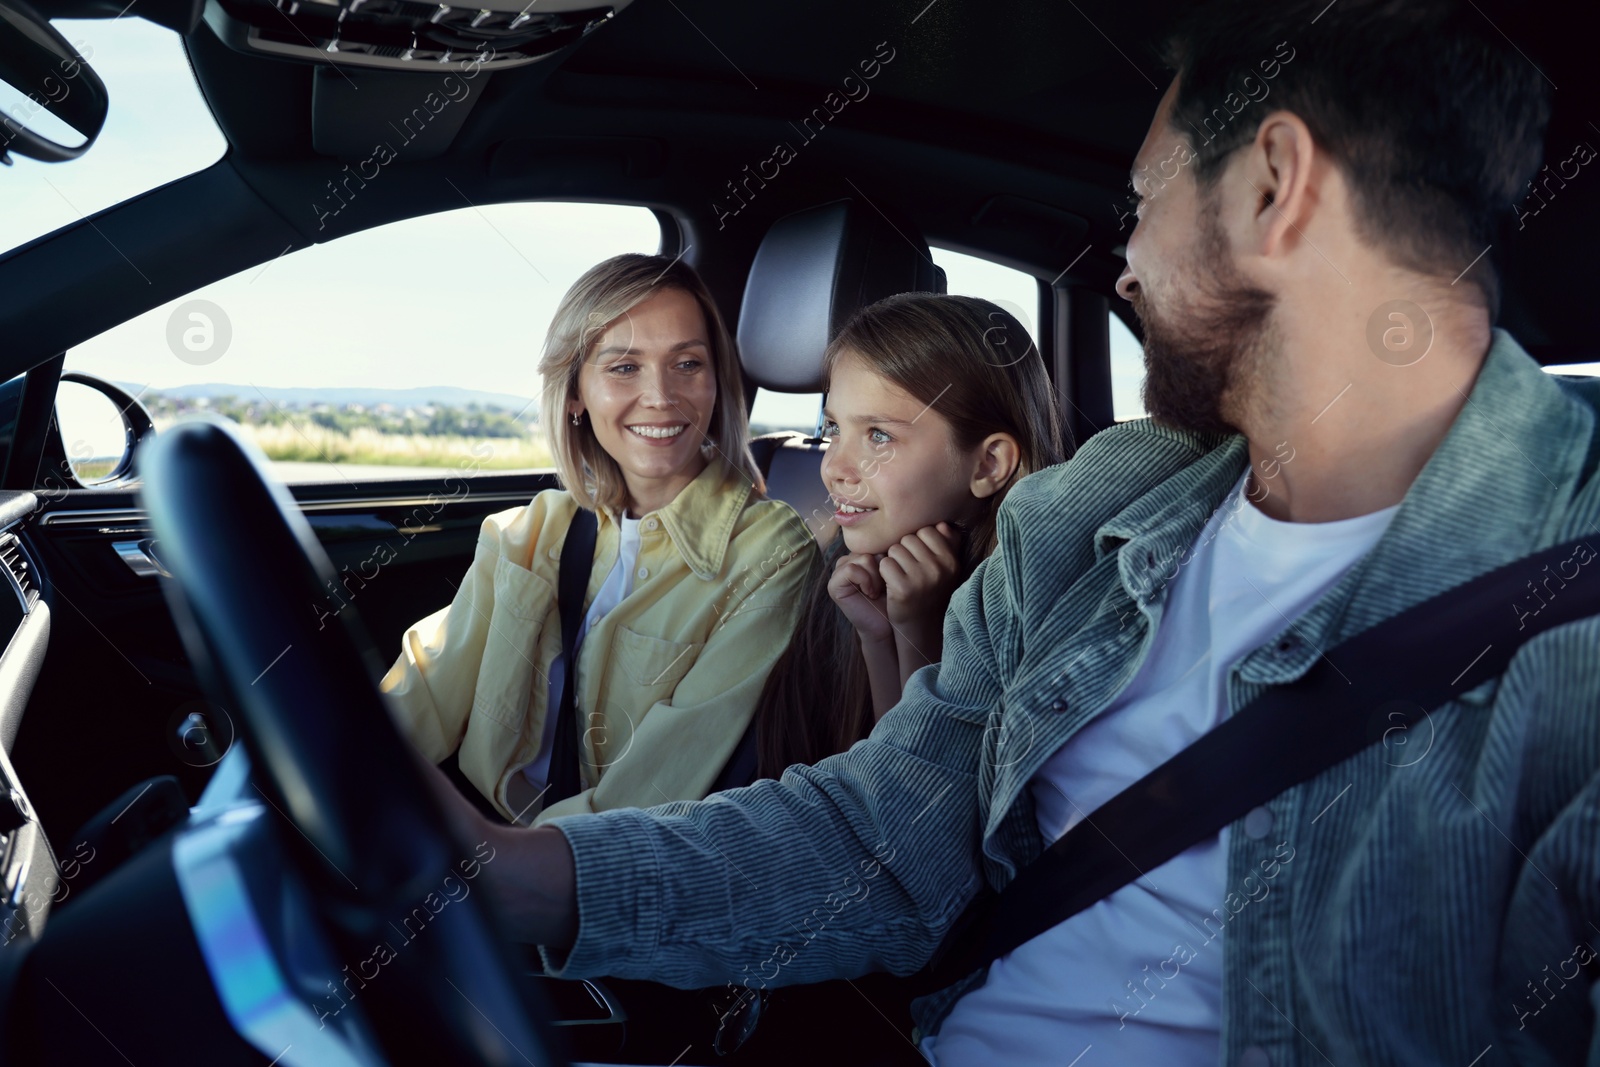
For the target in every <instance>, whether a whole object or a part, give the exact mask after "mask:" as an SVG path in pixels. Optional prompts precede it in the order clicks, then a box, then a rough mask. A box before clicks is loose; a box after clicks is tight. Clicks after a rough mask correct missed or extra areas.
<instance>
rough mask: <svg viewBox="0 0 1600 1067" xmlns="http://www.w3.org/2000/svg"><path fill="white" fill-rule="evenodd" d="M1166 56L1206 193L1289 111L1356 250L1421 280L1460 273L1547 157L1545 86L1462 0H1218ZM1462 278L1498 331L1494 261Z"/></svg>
mask: <svg viewBox="0 0 1600 1067" xmlns="http://www.w3.org/2000/svg"><path fill="white" fill-rule="evenodd" d="M1313 20H1315V21H1313ZM1285 56H1288V57H1289V58H1288V60H1287V61H1285V58H1284V57H1285ZM1164 58H1165V59H1166V61H1167V63H1168V65H1169V66H1170V67H1171V68H1172V69H1173V70H1175V71H1177V73H1178V93H1177V98H1176V99H1175V101H1174V108H1173V113H1172V125H1173V126H1174V128H1175V129H1177V130H1178V131H1180V132H1182V133H1184V134H1187V135H1188V136H1189V137H1190V138H1191V140H1192V141H1193V146H1194V149H1195V153H1196V156H1197V158H1196V162H1195V168H1196V169H1195V174H1196V177H1197V179H1198V180H1199V182H1200V184H1201V186H1202V187H1203V188H1204V187H1205V186H1207V185H1210V184H1211V183H1214V182H1215V181H1216V178H1217V176H1218V175H1219V174H1220V173H1221V172H1222V164H1223V162H1224V160H1226V158H1227V157H1228V156H1229V155H1230V154H1231V153H1232V152H1233V151H1234V150H1235V149H1237V148H1240V147H1243V146H1244V145H1247V144H1249V143H1251V142H1252V141H1253V140H1254V139H1255V134H1256V130H1257V129H1258V128H1259V126H1260V122H1261V119H1262V118H1264V117H1265V116H1266V115H1267V114H1268V113H1269V112H1270V111H1273V110H1277V109H1284V110H1288V111H1292V112H1294V113H1295V114H1296V115H1298V116H1300V118H1301V119H1302V120H1304V121H1305V124H1306V125H1307V126H1308V127H1309V128H1310V130H1311V135H1312V137H1314V138H1315V139H1316V141H1317V144H1318V145H1319V146H1321V147H1322V148H1323V149H1325V150H1326V151H1327V152H1328V154H1329V155H1330V156H1331V157H1332V158H1333V160H1334V161H1335V163H1337V164H1338V165H1339V167H1340V169H1341V170H1342V171H1343V172H1344V174H1345V176H1346V178H1347V180H1348V181H1349V183H1350V185H1351V189H1352V192H1353V195H1354V197H1355V202H1356V203H1355V207H1356V225H1357V227H1358V232H1359V233H1360V234H1361V236H1362V237H1363V238H1364V239H1366V240H1367V241H1369V242H1371V243H1372V244H1373V245H1375V246H1378V247H1381V248H1383V249H1384V250H1385V251H1387V252H1388V253H1389V255H1390V256H1391V257H1392V258H1393V259H1394V260H1395V262H1396V263H1398V264H1399V265H1401V266H1403V267H1406V268H1408V269H1412V270H1417V271H1420V272H1423V273H1427V274H1434V275H1440V276H1443V277H1454V276H1455V275H1457V274H1458V273H1460V272H1461V271H1462V270H1465V269H1466V267H1467V265H1468V264H1469V263H1472V262H1473V260H1474V258H1475V257H1477V256H1478V255H1479V254H1480V253H1482V252H1483V251H1484V249H1485V248H1486V247H1487V246H1488V245H1490V244H1491V243H1492V242H1493V241H1494V239H1495V234H1496V232H1497V230H1498V228H1499V227H1500V226H1501V225H1502V223H1503V221H1504V219H1505V218H1507V217H1509V215H1510V213H1511V211H1512V209H1513V206H1514V204H1515V203H1516V201H1517V200H1519V199H1520V198H1521V196H1522V195H1523V193H1524V191H1525V190H1524V185H1525V183H1526V182H1527V181H1528V180H1529V179H1530V178H1531V177H1532V175H1533V173H1534V171H1535V170H1537V169H1538V166H1539V162H1540V160H1541V159H1542V158H1543V155H1544V150H1543V145H1544V131H1545V126H1546V124H1547V123H1548V121H1549V117H1550V104H1549V98H1548V95H1547V92H1546V82H1545V79H1544V75H1543V74H1541V73H1540V71H1539V70H1538V69H1537V68H1536V67H1535V66H1534V65H1533V63H1532V62H1531V61H1530V60H1529V59H1527V58H1526V57H1525V56H1524V55H1522V54H1521V53H1520V52H1519V51H1518V50H1517V48H1516V47H1515V46H1514V45H1513V44H1512V43H1511V42H1510V41H1508V40H1507V39H1506V38H1505V36H1504V35H1503V34H1501V33H1500V31H1499V30H1497V29H1496V28H1495V27H1494V25H1493V24H1492V23H1490V21H1489V20H1488V18H1487V17H1486V16H1485V15H1484V14H1482V13H1481V12H1480V11H1478V10H1476V9H1475V8H1474V6H1473V5H1472V4H1471V3H1468V2H1466V0H1337V2H1336V3H1333V4H1329V3H1328V0H1309V2H1302V0H1287V2H1282V3H1262V2H1259V0H1257V2H1253V3H1252V2H1241V0H1220V2H1213V3H1207V4H1203V5H1200V6H1198V7H1195V8H1192V9H1190V11H1188V12H1187V13H1186V14H1185V16H1184V18H1183V21H1182V24H1181V25H1180V26H1179V27H1178V29H1177V30H1176V31H1175V32H1174V33H1173V34H1172V36H1171V37H1170V38H1169V39H1168V41H1167V44H1166V49H1165V57H1164ZM1269 72H1275V74H1269ZM1246 79H1249V84H1246ZM1230 94H1231V95H1232V99H1231V101H1230V99H1229V97H1230ZM1241 101H1243V102H1244V104H1243V106H1242V107H1241V106H1239V105H1240V102H1241ZM1241 111H1242V112H1243V113H1242V114H1239V112H1241ZM1235 115H1237V118H1234V116H1235ZM1230 120H1231V121H1230ZM1464 280H1470V281H1472V282H1474V283H1476V284H1477V286H1478V287H1479V289H1480V290H1481V291H1482V293H1483V295H1484V298H1485V301H1486V303H1487V306H1488V310H1489V316H1490V320H1491V321H1493V320H1494V319H1495V318H1496V317H1497V316H1498V314H1499V308H1500V283H1499V277H1498V275H1497V273H1496V271H1495V269H1494V267H1493V265H1492V261H1491V257H1488V256H1485V257H1484V258H1483V259H1481V260H1479V261H1478V262H1477V263H1476V264H1475V265H1474V267H1473V269H1472V271H1471V273H1470V276H1469V278H1468V279H1464Z"/></svg>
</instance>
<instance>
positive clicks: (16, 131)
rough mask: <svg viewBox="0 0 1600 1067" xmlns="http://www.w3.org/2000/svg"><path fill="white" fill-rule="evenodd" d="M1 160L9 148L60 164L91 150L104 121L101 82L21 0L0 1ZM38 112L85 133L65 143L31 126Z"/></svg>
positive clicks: (5, 159)
mask: <svg viewBox="0 0 1600 1067" xmlns="http://www.w3.org/2000/svg"><path fill="white" fill-rule="evenodd" d="M0 87H3V89H4V90H6V91H5V92H4V96H3V97H0V163H6V164H9V163H10V162H11V159H10V158H9V156H8V155H7V153H8V152H16V153H17V154H18V155H23V156H28V157H30V158H33V159H38V160H43V161H44V162H46V163H60V162H63V161H65V160H68V159H77V158H78V157H79V156H81V155H83V154H84V153H85V152H87V151H88V150H89V146H90V145H92V144H94V141H95V138H96V137H98V136H100V128H101V127H102V126H104V125H105V121H106V109H107V107H108V106H109V104H110V98H109V97H108V96H107V95H106V87H105V83H104V82H102V81H101V80H100V76H99V75H98V74H96V73H95V72H94V70H93V69H92V68H91V67H90V66H89V64H88V62H87V61H86V60H85V59H84V58H83V57H82V56H81V55H79V54H78V52H77V50H76V49H74V48H73V47H72V45H70V44H68V43H67V39H66V38H65V37H63V36H61V34H60V33H58V32H57V31H56V28H55V27H54V26H52V25H50V23H49V21H47V20H46V19H45V18H43V17H42V16H41V15H40V14H39V13H38V12H37V11H35V10H34V9H33V8H31V7H29V6H28V5H27V4H26V3H25V2H24V0H0ZM41 112H45V113H48V114H49V115H51V116H54V117H55V118H57V119H59V120H61V121H62V122H64V123H66V124H67V125H68V126H70V127H72V129H74V130H76V131H77V132H78V133H80V134H82V135H83V143H82V144H79V145H64V144H62V143H60V142H59V141H53V140H51V139H50V138H48V137H45V136H43V135H42V134H40V133H38V132H36V131H35V130H33V129H31V128H30V127H29V125H28V123H29V122H30V121H32V120H36V119H37V118H38V117H39V116H40V113H41Z"/></svg>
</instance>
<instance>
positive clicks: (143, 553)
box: [111, 537, 172, 578]
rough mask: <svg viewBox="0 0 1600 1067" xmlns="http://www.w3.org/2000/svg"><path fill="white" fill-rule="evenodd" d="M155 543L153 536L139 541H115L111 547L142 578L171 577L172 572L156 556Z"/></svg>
mask: <svg viewBox="0 0 1600 1067" xmlns="http://www.w3.org/2000/svg"><path fill="white" fill-rule="evenodd" d="M155 543H156V539H155V538H153V537H144V538H140V539H139V540H137V541H113V542H111V549H112V551H113V552H115V553H116V554H117V555H118V556H120V557H122V562H124V563H126V564H127V565H128V569H129V570H131V571H133V573H134V574H137V575H138V576H139V577H141V578H154V577H156V576H157V575H160V576H162V577H166V578H171V577H172V573H171V572H170V571H168V570H167V568H165V567H163V566H162V565H161V561H160V560H159V559H157V558H156V554H155V551H154V546H155Z"/></svg>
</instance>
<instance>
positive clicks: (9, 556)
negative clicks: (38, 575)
mask: <svg viewBox="0 0 1600 1067" xmlns="http://www.w3.org/2000/svg"><path fill="white" fill-rule="evenodd" d="M0 566H4V567H5V569H6V573H7V574H9V575H10V576H11V581H12V582H13V583H14V584H15V585H16V588H17V592H18V593H19V594H21V596H22V603H23V607H24V609H30V608H32V607H33V602H34V601H36V600H38V599H39V588H38V586H36V585H34V582H33V567H32V565H31V564H30V563H29V562H28V557H27V555H26V554H24V553H23V551H22V542H21V541H18V540H17V535H16V534H6V535H5V536H4V537H0Z"/></svg>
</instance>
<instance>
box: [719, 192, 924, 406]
mask: <svg viewBox="0 0 1600 1067" xmlns="http://www.w3.org/2000/svg"><path fill="white" fill-rule="evenodd" d="M944 291H945V277H944V271H943V270H941V269H940V268H939V267H937V266H935V265H934V263H933V260H932V258H931V257H930V256H929V254H928V245H927V243H926V242H925V241H923V239H922V235H921V234H920V233H919V232H918V231H917V230H916V229H914V228H913V227H912V226H911V225H909V224H908V223H906V222H905V221H903V220H899V219H896V220H894V221H891V220H890V219H889V218H887V217H885V215H884V214H883V213H882V212H880V211H879V210H878V209H877V208H876V207H874V206H873V205H869V204H865V203H858V202H857V201H854V200H836V201H834V202H832V203H829V204H823V205H821V206H820V207H814V208H808V209H806V210H804V211H797V212H795V213H794V214H792V215H787V216H785V217H783V218H781V219H779V220H778V221H777V222H775V223H773V224H772V229H770V230H768V231H767V236H766V237H765V238H764V239H763V240H762V242H761V247H760V248H759V249H758V250H757V251H756V258H755V262H754V263H753V264H752V265H751V267H750V277H749V279H748V280H747V281H746V282H745V287H744V303H743V305H742V308H741V310H740V313H739V354H740V358H741V359H742V361H743V363H744V369H745V373H747V374H748V375H749V376H750V378H751V380H753V381H754V382H755V383H756V384H757V385H759V386H761V387H762V388H765V389H774V390H777V391H779V392H785V393H815V392H818V391H820V390H821V388H822V353H823V350H824V349H825V348H826V347H827V345H828V342H829V341H830V340H832V338H833V336H834V334H835V333H837V332H838V331H839V329H840V328H841V327H843V326H844V324H845V322H846V321H848V320H849V318H850V316H852V315H854V314H855V313H856V312H857V311H858V310H860V309H861V308H863V307H866V306H867V305H869V304H873V303H876V302H877V301H879V300H882V299H883V298H884V297H886V296H893V295H895V294H896V293H916V292H922V293H942V292H944Z"/></svg>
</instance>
